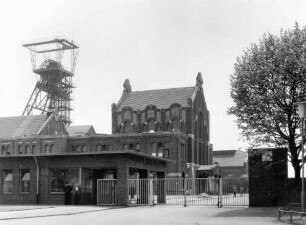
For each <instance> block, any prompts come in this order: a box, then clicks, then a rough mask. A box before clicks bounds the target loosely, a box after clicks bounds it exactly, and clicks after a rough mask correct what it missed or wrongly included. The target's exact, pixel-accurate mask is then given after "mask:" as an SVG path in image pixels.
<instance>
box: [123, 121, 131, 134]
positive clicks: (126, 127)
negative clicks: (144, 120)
mask: <svg viewBox="0 0 306 225" xmlns="http://www.w3.org/2000/svg"><path fill="white" fill-rule="evenodd" d="M131 129H132V128H131V123H130V122H129V121H127V122H125V123H124V133H131Z"/></svg>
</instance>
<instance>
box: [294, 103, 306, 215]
mask: <svg viewBox="0 0 306 225" xmlns="http://www.w3.org/2000/svg"><path fill="white" fill-rule="evenodd" d="M295 105H297V106H298V111H297V113H298V114H299V117H300V119H301V122H302V132H301V133H302V139H301V150H302V190H301V211H302V212H304V211H305V193H304V190H305V186H304V122H305V117H306V101H301V102H297V103H295Z"/></svg>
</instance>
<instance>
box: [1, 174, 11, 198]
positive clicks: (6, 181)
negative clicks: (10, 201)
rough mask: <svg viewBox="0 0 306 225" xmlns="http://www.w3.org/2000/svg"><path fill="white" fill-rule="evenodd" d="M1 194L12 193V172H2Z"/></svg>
mask: <svg viewBox="0 0 306 225" xmlns="http://www.w3.org/2000/svg"><path fill="white" fill-rule="evenodd" d="M2 177H3V194H11V193H13V170H3V172H2Z"/></svg>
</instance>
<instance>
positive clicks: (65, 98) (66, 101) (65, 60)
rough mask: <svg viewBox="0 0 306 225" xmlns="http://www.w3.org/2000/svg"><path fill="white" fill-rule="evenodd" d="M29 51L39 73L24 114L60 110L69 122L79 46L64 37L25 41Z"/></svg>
mask: <svg viewBox="0 0 306 225" xmlns="http://www.w3.org/2000/svg"><path fill="white" fill-rule="evenodd" d="M23 46H24V47H26V48H27V49H28V50H29V52H30V57H31V62H32V67H33V72H34V73H35V74H37V75H39V80H38V81H37V83H36V85H35V87H34V90H33V92H32V94H31V96H30V99H29V100H28V102H27V105H26V107H25V109H24V111H23V113H22V115H32V114H33V113H36V112H39V113H41V114H43V113H46V112H48V111H52V110H57V112H58V115H59V118H60V119H61V120H62V121H63V122H64V123H65V124H66V125H67V126H69V125H70V123H71V119H70V112H71V110H72V106H71V101H72V96H71V93H72V89H73V88H74V86H73V84H72V78H73V76H74V70H75V66H76V61H77V57H78V50H79V47H78V46H77V45H76V44H75V43H73V41H68V40H67V39H64V38H55V39H52V40H47V41H40V42H33V43H28V44H24V45H23Z"/></svg>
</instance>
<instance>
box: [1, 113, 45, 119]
mask: <svg viewBox="0 0 306 225" xmlns="http://www.w3.org/2000/svg"><path fill="white" fill-rule="evenodd" d="M40 116H46V114H39V115H26V116H1V117H0V119H9V118H24V117H28V118H29V117H40Z"/></svg>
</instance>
